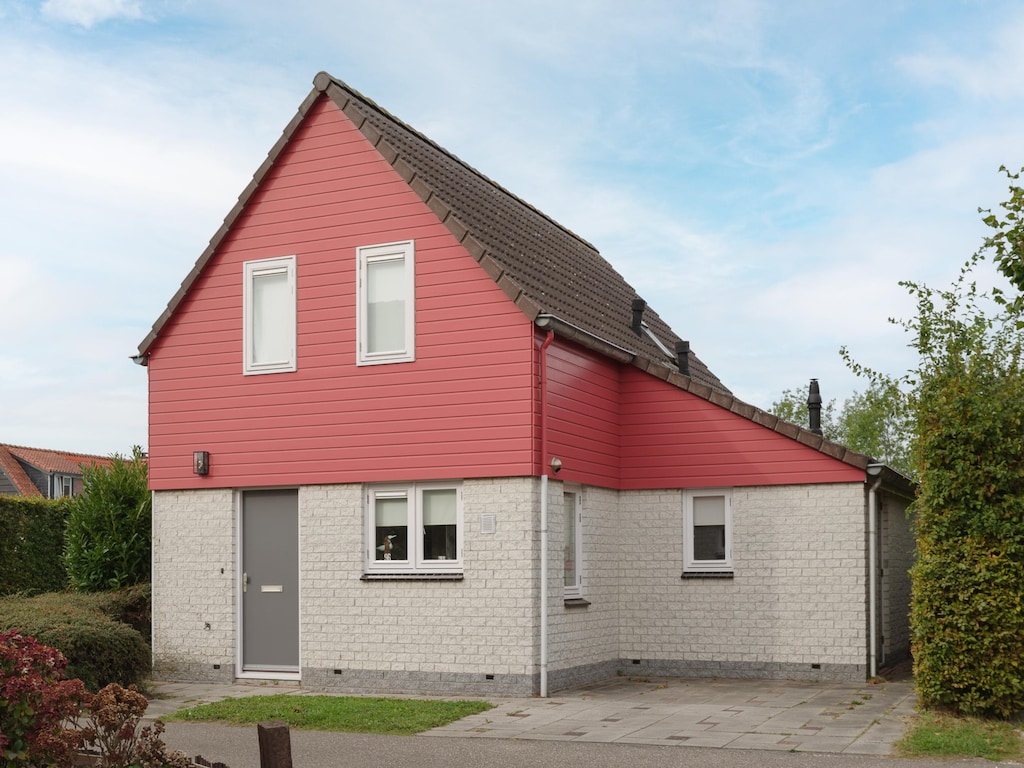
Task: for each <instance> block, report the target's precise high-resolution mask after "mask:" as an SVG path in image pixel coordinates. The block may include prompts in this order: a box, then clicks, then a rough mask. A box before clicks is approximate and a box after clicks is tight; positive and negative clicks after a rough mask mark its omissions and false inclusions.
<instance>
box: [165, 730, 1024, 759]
mask: <svg viewBox="0 0 1024 768" xmlns="http://www.w3.org/2000/svg"><path fill="white" fill-rule="evenodd" d="M164 740H165V741H166V742H167V745H168V746H169V747H170V748H172V749H180V750H181V751H182V752H185V753H186V754H187V755H189V756H190V757H194V756H195V755H197V754H198V755H202V756H203V757H205V758H206V759H208V760H211V761H219V762H223V763H226V764H227V765H228V766H229V768H260V761H259V744H258V739H257V735H256V728H255V727H231V726H223V725H211V724H206V723H168V724H167V731H166V733H165V734H164ZM291 745H292V762H293V766H294V768H394V766H396V765H405V766H413V765H414V766H417V768H448V767H449V766H471V767H472V768H527V767H532V766H559V768H667V767H668V766H672V768H680V766H684V767H685V768H775V767H776V766H780V767H781V766H785V768H811V767H813V768H869V767H870V766H882V767H883V768H975V767H976V768H982V766H985V768H994V766H999V765H1007V766H1009V765H1018V764H1016V763H993V762H989V761H988V760H980V759H979V760H923V759H901V758H892V757H873V756H869V755H842V754H823V753H815V752H784V751H765V750H746V749H705V748H701V747H685V746H679V747H660V746H654V745H649V746H648V745H639V746H634V745H627V744H595V743H592V742H566V741H541V740H532V739H530V740H528V739H481V738H475V739H466V738H449V737H442V736H373V735H368V734H356V733H324V732H320V731H292V732H291Z"/></svg>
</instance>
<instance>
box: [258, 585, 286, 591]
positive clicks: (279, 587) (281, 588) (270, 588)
mask: <svg viewBox="0 0 1024 768" xmlns="http://www.w3.org/2000/svg"><path fill="white" fill-rule="evenodd" d="M260 592H284V586H283V585H281V584H260Z"/></svg>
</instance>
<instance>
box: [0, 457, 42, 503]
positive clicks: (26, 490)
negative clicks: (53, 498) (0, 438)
mask: <svg viewBox="0 0 1024 768" xmlns="http://www.w3.org/2000/svg"><path fill="white" fill-rule="evenodd" d="M0 471H3V473H4V474H5V475H7V478H8V479H9V480H10V481H11V483H12V484H13V485H14V487H15V489H16V490H17V491H18V493H19V494H20V495H21V496H42V495H43V494H42V493H40V491H39V489H38V488H36V486H35V483H33V482H32V480H30V479H29V476H28V474H27V473H26V472H25V470H24V468H23V467H22V466H21V464H19V463H18V462H17V460H15V458H14V456H12V455H11V451H10V449H9V448H8V447H7V446H6V445H0Z"/></svg>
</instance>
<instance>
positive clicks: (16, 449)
mask: <svg viewBox="0 0 1024 768" xmlns="http://www.w3.org/2000/svg"><path fill="white" fill-rule="evenodd" d="M0 449H3V450H6V451H7V452H8V453H9V454H10V455H11V456H13V457H14V458H16V459H18V460H19V461H21V462H23V463H25V464H30V465H32V466H33V467H35V468H36V469H38V470H40V471H42V472H46V473H47V474H51V475H52V474H58V475H81V474H82V465H83V464H85V465H86V466H91V465H93V464H100V465H102V466H105V467H107V466H110V463H111V462H110V459H109V458H107V457H106V456H94V455H92V454H89V453H74V452H73V451H51V450H48V449H46V448H25V447H23V446H20V445H5V444H2V443H0Z"/></svg>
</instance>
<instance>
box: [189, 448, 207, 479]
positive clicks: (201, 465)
mask: <svg viewBox="0 0 1024 768" xmlns="http://www.w3.org/2000/svg"><path fill="white" fill-rule="evenodd" d="M192 472H194V473H195V474H197V475H208V474H210V452H209V451H193V452H192Z"/></svg>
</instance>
